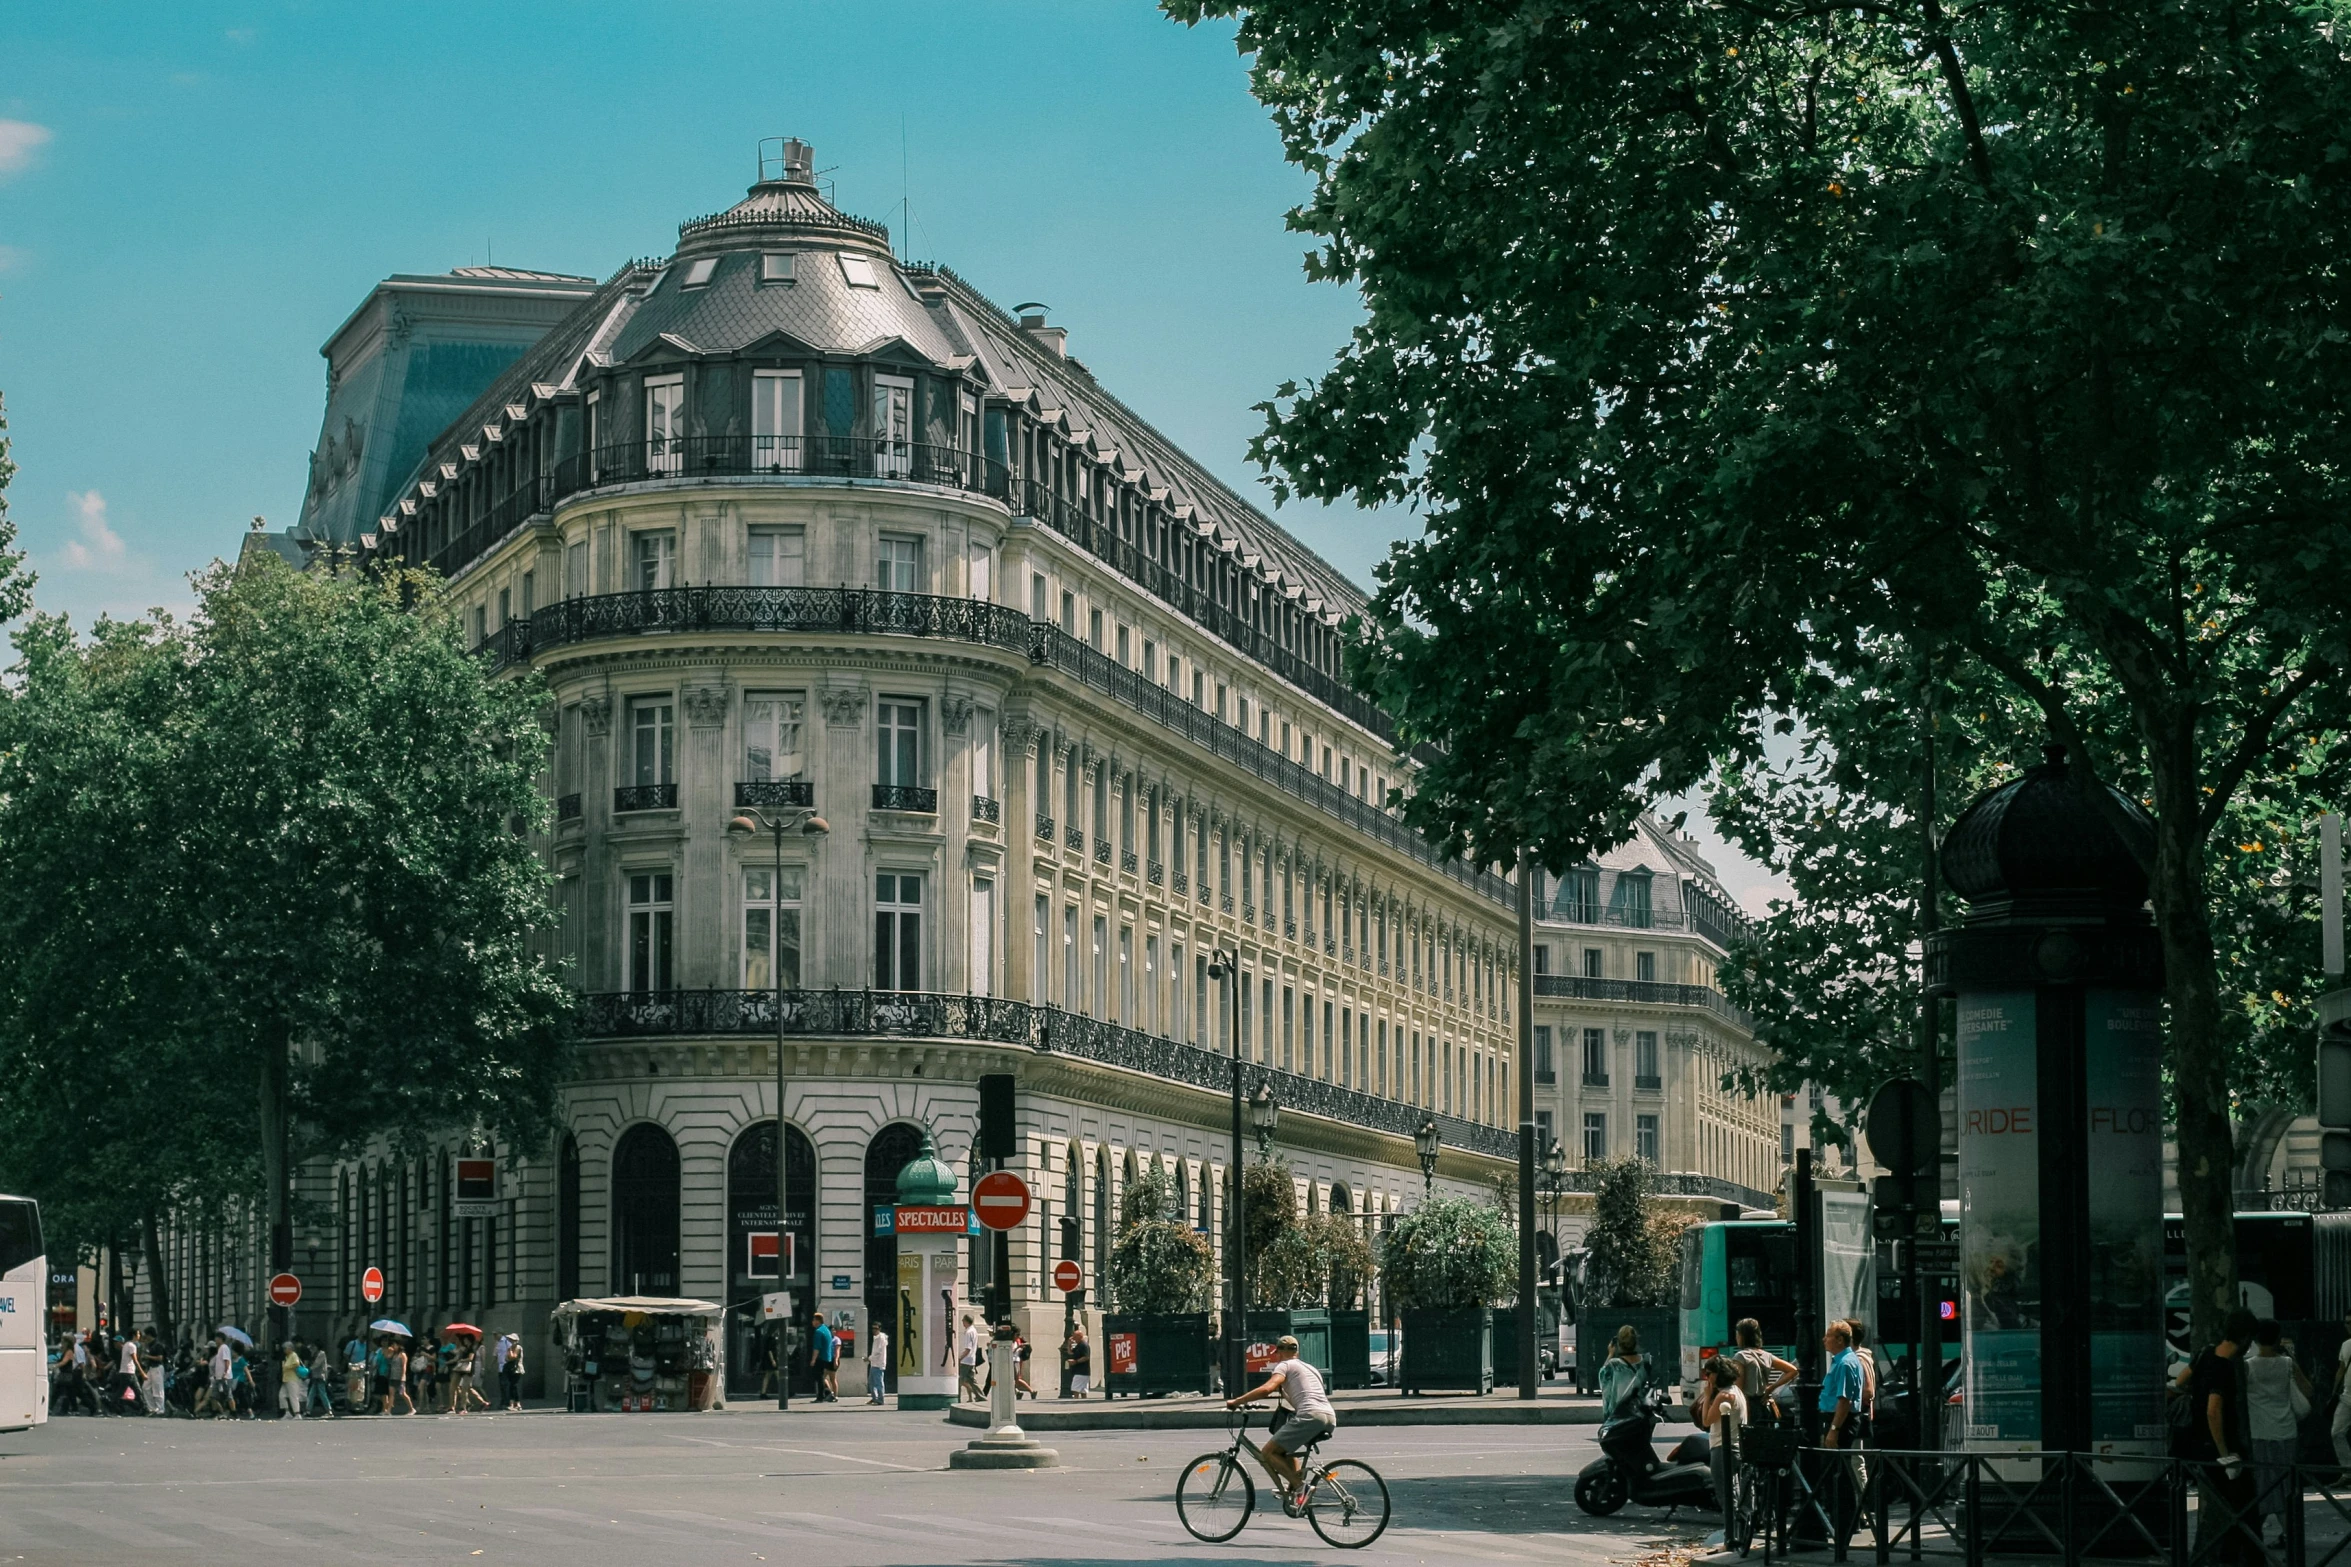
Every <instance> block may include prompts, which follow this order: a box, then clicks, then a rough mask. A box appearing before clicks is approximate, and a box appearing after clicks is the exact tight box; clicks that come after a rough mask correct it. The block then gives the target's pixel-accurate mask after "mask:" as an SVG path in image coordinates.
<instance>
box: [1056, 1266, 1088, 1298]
mask: <svg viewBox="0 0 2351 1567" xmlns="http://www.w3.org/2000/svg"><path fill="white" fill-rule="evenodd" d="M1085 1282H1086V1276H1085V1274H1084V1273H1082V1272H1080V1271H1079V1270H1078V1263H1077V1259H1076V1258H1075V1257H1064V1258H1062V1259H1061V1260H1060V1261H1059V1262H1057V1263H1055V1264H1053V1287H1054V1288H1055V1289H1057V1290H1060V1291H1062V1292H1063V1293H1064V1294H1066V1293H1068V1292H1069V1291H1071V1290H1074V1289H1076V1288H1077V1287H1078V1286H1079V1285H1080V1284H1083V1283H1085Z"/></svg>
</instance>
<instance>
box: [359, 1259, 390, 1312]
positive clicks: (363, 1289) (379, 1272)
mask: <svg viewBox="0 0 2351 1567" xmlns="http://www.w3.org/2000/svg"><path fill="white" fill-rule="evenodd" d="M359 1298H360V1299H361V1300H364V1301H366V1302H367V1303H368V1304H369V1305H371V1306H372V1305H374V1304H375V1303H376V1302H377V1301H379V1300H382V1299H383V1298H384V1270H383V1269H381V1268H369V1269H368V1270H367V1271H366V1272H365V1273H362V1274H361V1275H360V1276H359Z"/></svg>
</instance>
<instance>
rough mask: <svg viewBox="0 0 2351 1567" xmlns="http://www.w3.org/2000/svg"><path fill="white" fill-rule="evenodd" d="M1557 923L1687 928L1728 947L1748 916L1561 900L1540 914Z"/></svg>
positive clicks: (1701, 907)
mask: <svg viewBox="0 0 2351 1567" xmlns="http://www.w3.org/2000/svg"><path fill="white" fill-rule="evenodd" d="M1541 917H1542V918H1543V919H1545V920H1548V921H1551V922H1553V923H1555V924H1563V925H1601V926H1607V927H1610V928H1612V929H1616V930H1688V931H1695V932H1696V933H1697V934H1699V935H1701V936H1704V937H1705V938H1706V939H1707V940H1708V941H1711V942H1713V943H1714V944H1715V945H1716V946H1718V947H1722V948H1725V949H1728V948H1729V947H1730V946H1731V945H1732V943H1734V942H1736V941H1738V940H1740V939H1741V938H1742V937H1743V936H1745V934H1746V930H1745V926H1746V924H1747V917H1746V916H1745V915H1743V914H1737V913H1731V912H1728V911H1725V910H1720V909H1716V908H1713V907H1710V906H1708V905H1706V904H1701V903H1693V904H1692V905H1691V906H1690V907H1689V908H1688V909H1687V910H1683V909H1634V908H1620V909H1605V908H1602V907H1601V906H1600V905H1598V904H1596V903H1562V904H1556V905H1554V906H1553V907H1552V908H1551V909H1550V910H1549V912H1547V913H1545V914H1543V915H1542V916H1541Z"/></svg>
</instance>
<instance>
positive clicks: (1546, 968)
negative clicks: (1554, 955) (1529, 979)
mask: <svg viewBox="0 0 2351 1567" xmlns="http://www.w3.org/2000/svg"><path fill="white" fill-rule="evenodd" d="M1535 972H1536V973H1538V974H1548V973H1550V972H1551V949H1550V948H1549V947H1548V946H1546V945H1545V944H1543V943H1542V942H1539V941H1538V942H1536V943H1535Z"/></svg>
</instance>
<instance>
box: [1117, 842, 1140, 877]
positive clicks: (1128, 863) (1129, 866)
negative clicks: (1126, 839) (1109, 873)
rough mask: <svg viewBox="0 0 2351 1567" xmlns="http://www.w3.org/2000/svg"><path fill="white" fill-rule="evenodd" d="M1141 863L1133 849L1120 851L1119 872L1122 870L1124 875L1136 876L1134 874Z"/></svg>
mask: <svg viewBox="0 0 2351 1567" xmlns="http://www.w3.org/2000/svg"><path fill="white" fill-rule="evenodd" d="M1139 863H1140V862H1139V861H1138V860H1137V859H1136V858H1135V851H1134V850H1132V849H1121V850H1119V851H1118V868H1119V870H1120V871H1121V872H1123V873H1124V874H1126V875H1128V876H1132V875H1134V874H1135V867H1136V866H1137V865H1138V864H1139Z"/></svg>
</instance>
